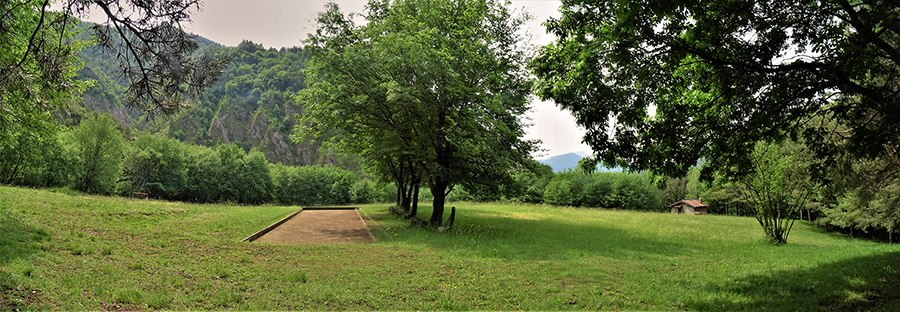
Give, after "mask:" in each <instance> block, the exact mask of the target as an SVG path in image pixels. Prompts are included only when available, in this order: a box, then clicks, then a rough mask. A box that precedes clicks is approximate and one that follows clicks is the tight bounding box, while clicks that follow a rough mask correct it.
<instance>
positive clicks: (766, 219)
mask: <svg viewBox="0 0 900 312" xmlns="http://www.w3.org/2000/svg"><path fill="white" fill-rule="evenodd" d="M750 158H751V161H752V163H753V172H752V173H750V174H749V175H747V176H745V177H743V178H742V179H741V180H740V181H739V182H738V183H737V185H738V187H739V189H740V190H741V193H742V194H743V197H744V198H745V199H746V200H747V202H748V203H749V205H750V207H749V208H750V209H751V210H752V211H754V214H755V217H756V220H757V221H758V222H759V225H760V226H762V228H763V230H764V231H765V232H766V235H768V236H769V238H771V239H772V240H773V241H775V242H778V243H786V242H787V238H788V235H789V234H790V232H791V228H792V227H793V226H794V220H796V219H797V217H798V214H799V212H800V210H801V209H803V208H804V207H806V206H807V205H809V204H810V202H811V201H812V198H813V195H815V189H816V187H815V184H814V183H813V181H812V179H811V177H810V165H811V159H812V157H811V155H810V154H809V152H808V151H807V150H806V149H804V148H803V146H802V145H801V144H798V143H794V142H784V143H783V144H780V145H775V144H765V143H759V144H757V145H756V147H755V148H754V151H753V154H752V155H751V157H750Z"/></svg>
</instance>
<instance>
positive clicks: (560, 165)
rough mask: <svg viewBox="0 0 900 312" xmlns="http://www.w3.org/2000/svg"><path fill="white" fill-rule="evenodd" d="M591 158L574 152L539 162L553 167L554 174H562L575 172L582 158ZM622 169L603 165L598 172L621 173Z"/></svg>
mask: <svg viewBox="0 0 900 312" xmlns="http://www.w3.org/2000/svg"><path fill="white" fill-rule="evenodd" d="M589 156H591V153H588V152H574V153H567V154H562V155H556V156H550V157H548V158H544V159H538V160H537V161H538V162H540V163H542V164H545V165H548V166H550V167H553V172H562V171H566V170H575V169H577V168H578V161H579V160H581V159H582V158H585V157H589ZM620 171H622V169H620V168H612V169H610V168H606V167H603V166H601V165H597V172H620Z"/></svg>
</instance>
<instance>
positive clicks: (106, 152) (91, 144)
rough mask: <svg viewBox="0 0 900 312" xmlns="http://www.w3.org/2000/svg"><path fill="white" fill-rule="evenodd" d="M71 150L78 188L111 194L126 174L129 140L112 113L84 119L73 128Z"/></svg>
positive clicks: (74, 179) (75, 182)
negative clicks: (124, 135) (123, 134)
mask: <svg viewBox="0 0 900 312" xmlns="http://www.w3.org/2000/svg"><path fill="white" fill-rule="evenodd" d="M71 143H72V145H71V147H70V148H71V149H70V150H71V151H72V152H73V155H74V157H75V160H76V162H75V163H74V164H72V167H73V171H74V177H73V181H72V183H73V185H74V187H75V188H76V189H78V190H80V191H84V192H89V193H100V194H109V193H111V192H112V191H113V188H114V187H115V185H116V181H118V180H119V176H120V175H121V173H122V158H123V151H124V150H125V139H124V138H123V136H122V130H121V129H120V127H119V123H118V122H117V121H116V119H115V118H113V117H112V116H110V115H109V114H103V115H98V116H94V117H90V118H88V119H84V120H82V121H81V124H80V125H78V127H76V128H75V129H74V130H73V131H72V141H71Z"/></svg>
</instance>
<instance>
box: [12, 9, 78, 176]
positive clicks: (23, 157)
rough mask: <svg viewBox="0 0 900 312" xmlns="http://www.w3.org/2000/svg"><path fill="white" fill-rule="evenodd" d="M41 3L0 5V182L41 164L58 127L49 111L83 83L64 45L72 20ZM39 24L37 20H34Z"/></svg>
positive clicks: (69, 98)
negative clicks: (42, 150)
mask: <svg viewBox="0 0 900 312" xmlns="http://www.w3.org/2000/svg"><path fill="white" fill-rule="evenodd" d="M42 4H45V3H42V2H37V1H3V2H0V183H10V182H12V181H13V179H15V178H17V177H18V176H19V174H20V173H21V172H23V171H24V170H25V169H26V168H27V167H28V165H29V164H31V163H35V162H37V161H39V160H40V158H41V156H42V153H41V152H40V151H41V149H42V148H41V147H42V146H43V145H45V143H46V142H44V141H45V140H52V139H53V137H52V134H53V133H55V131H56V130H57V128H58V125H57V123H56V121H55V119H54V118H53V116H52V115H51V114H50V112H51V111H52V110H54V109H56V108H58V107H60V106H63V105H65V104H67V103H68V102H71V101H74V100H75V98H76V97H77V95H78V94H79V93H80V92H81V91H82V90H83V89H84V87H85V84H83V83H79V82H76V81H72V77H73V76H74V75H75V72H76V71H77V70H78V69H80V64H79V63H78V60H77V58H76V57H75V55H74V53H75V51H77V50H78V49H79V48H80V47H81V45H80V44H69V41H70V39H71V34H69V33H67V32H66V31H68V30H69V29H70V28H71V27H72V26H73V21H72V20H71V19H69V18H67V17H66V16H65V15H61V14H56V13H53V12H44V11H41V8H42ZM36 21H38V22H36Z"/></svg>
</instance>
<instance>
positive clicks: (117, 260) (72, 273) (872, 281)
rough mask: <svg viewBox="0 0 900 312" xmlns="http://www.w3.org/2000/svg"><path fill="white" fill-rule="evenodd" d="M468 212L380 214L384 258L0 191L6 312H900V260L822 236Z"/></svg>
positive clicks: (668, 219) (248, 217)
mask: <svg viewBox="0 0 900 312" xmlns="http://www.w3.org/2000/svg"><path fill="white" fill-rule="evenodd" d="M453 205H454V206H456V207H457V208H458V214H457V221H456V222H457V226H456V227H455V228H454V229H453V231H452V232H451V233H446V234H444V233H436V232H431V231H428V230H423V229H418V228H410V227H409V226H408V223H407V222H405V221H403V220H401V219H396V218H394V217H392V216H390V215H389V214H388V213H387V207H386V206H365V207H363V208H362V210H363V211H364V212H365V214H366V215H368V216H369V217H371V219H372V222H373V223H377V225H378V227H377V229H376V230H375V231H374V234H375V235H376V237H378V239H379V242H378V243H375V244H365V245H311V246H270V245H261V244H255V243H245V242H241V239H243V238H244V237H246V236H248V235H250V234H252V233H253V232H255V231H257V230H259V229H261V228H263V227H265V226H267V225H269V224H270V223H272V222H274V221H277V220H278V219H280V218H282V217H284V216H286V215H288V214H290V213H291V212H294V211H296V210H297V209H298V208H297V207H272V206H263V207H241V206H224V205H191V204H182V203H171V202H161V201H137V200H130V199H121V198H107V197H95V196H87V195H79V194H63V193H55V192H51V191H35V190H29V189H20V188H11V187H0V310H7V309H9V310H15V309H21V310H28V309H32V310H42V309H52V310H120V309H124V310H142V309H146V310H158V309H162V310H187V309H209V310H225V309H230V310H235V309H237V310H301V309H307V310H339V309H349V310H370V309H384V310H575V309H604V310H700V311H725V310H752V311H758V310H767V311H810V310H825V311H846V310H884V311H891V310H894V311H897V310H900V291H897V289H900V247H897V246H889V245H884V244H879V243H873V242H868V241H861V240H853V239H848V238H845V237H843V236H840V235H838V234H833V233H824V232H822V231H821V230H820V229H818V228H815V227H813V226H811V225H808V224H806V223H801V222H798V223H797V224H796V225H795V227H794V231H793V232H792V234H791V237H790V238H789V244H787V245H773V244H770V243H768V242H766V240H765V239H764V238H763V234H762V230H761V229H760V228H759V226H758V225H757V224H756V221H755V220H754V219H750V218H739V217H726V216H687V215H669V214H660V213H639V212H625V211H608V210H588V209H566V208H551V207H546V206H529V205H506V204H469V203H456V204H453ZM427 208H428V207H423V208H420V211H422V212H421V213H422V215H423V216H428V215H430V211H429V210H428V209H427Z"/></svg>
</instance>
